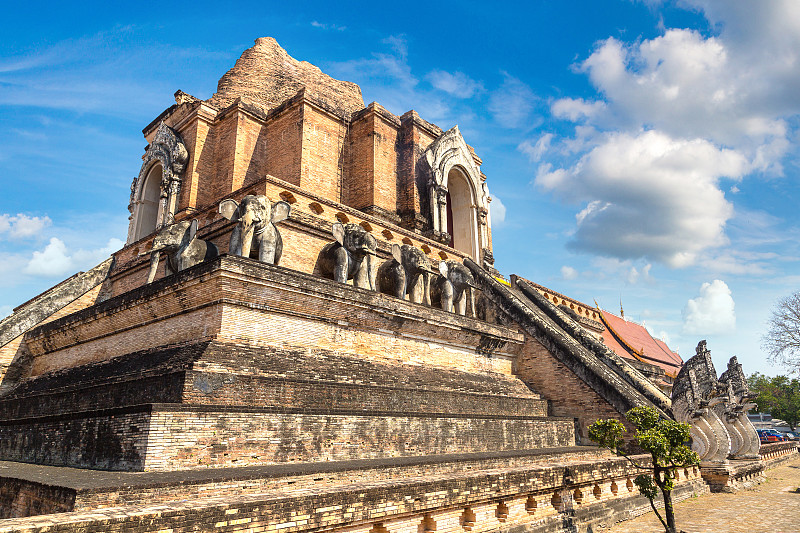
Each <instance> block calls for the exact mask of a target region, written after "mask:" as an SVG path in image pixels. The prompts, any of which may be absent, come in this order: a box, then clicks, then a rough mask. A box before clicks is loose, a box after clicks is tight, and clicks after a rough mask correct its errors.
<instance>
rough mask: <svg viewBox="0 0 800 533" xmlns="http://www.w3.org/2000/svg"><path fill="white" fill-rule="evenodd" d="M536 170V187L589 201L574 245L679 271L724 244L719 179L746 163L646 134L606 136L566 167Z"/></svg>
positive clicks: (706, 147)
mask: <svg viewBox="0 0 800 533" xmlns="http://www.w3.org/2000/svg"><path fill="white" fill-rule="evenodd" d="M541 170H542V171H541V172H540V174H539V175H538V176H537V177H536V180H535V183H536V185H537V186H539V187H541V188H542V189H544V190H546V191H551V192H554V193H556V194H557V195H558V196H560V197H562V198H564V199H565V200H567V201H569V202H573V203H585V204H586V206H585V207H584V208H583V209H582V210H581V211H580V212H579V213H578V214H577V215H576V223H577V229H576V231H575V233H574V235H573V240H572V241H571V243H570V246H571V247H573V248H575V249H577V250H583V251H588V252H592V253H596V254H600V255H606V256H610V257H618V258H623V259H628V258H630V259H633V258H639V257H643V258H648V259H651V260H657V261H661V262H664V263H666V264H668V265H670V266H672V267H684V266H688V265H690V264H692V263H694V262H695V261H696V259H697V256H698V253H699V252H701V251H703V250H705V249H707V248H710V247H714V246H720V245H722V244H725V243H726V242H727V241H726V238H725V235H724V233H723V229H724V227H725V223H726V221H727V220H728V219H729V218H730V217H731V216H733V208H732V206H731V205H730V204H729V203H728V201H727V200H726V199H725V195H724V194H723V192H722V191H721V190H720V189H719V187H718V181H719V179H720V178H721V177H723V176H727V177H732V178H740V177H741V176H742V175H743V174H744V173H745V172H746V171H747V170H748V165H747V162H746V160H745V159H744V158H743V157H742V156H741V155H740V154H738V153H736V152H734V151H731V150H725V149H719V148H717V147H715V146H714V145H713V144H711V143H709V142H707V141H705V140H702V139H697V140H682V139H673V138H671V137H669V136H667V135H665V134H663V133H659V132H655V131H646V132H642V133H639V134H636V135H629V134H620V133H611V134H607V135H606V136H605V137H604V139H603V141H602V142H599V143H598V144H597V146H595V147H594V148H593V149H592V150H591V151H590V152H589V153H588V154H586V155H584V156H583V157H582V158H581V159H580V160H579V161H578V162H577V163H576V164H575V165H573V166H572V167H571V168H568V169H556V170H551V169H550V168H549V167H546V166H545V167H542V168H541Z"/></svg>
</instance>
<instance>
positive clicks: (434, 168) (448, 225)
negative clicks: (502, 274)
mask: <svg viewBox="0 0 800 533" xmlns="http://www.w3.org/2000/svg"><path fill="white" fill-rule="evenodd" d="M423 157H424V159H425V161H426V162H427V167H428V172H429V175H428V181H427V184H428V206H429V211H430V212H429V220H430V223H431V230H430V236H431V237H432V238H434V239H436V240H438V241H439V242H442V243H443V244H449V245H450V246H452V247H453V248H455V249H456V250H459V251H461V252H464V253H466V254H468V255H469V256H470V257H472V258H473V259H474V260H475V261H476V262H478V263H479V264H481V263H484V262H487V261H488V262H489V263H492V262H493V261H494V260H493V258H492V253H491V237H490V235H491V221H490V219H489V216H488V215H489V202H490V201H491V197H490V196H489V189H488V188H487V186H486V177H485V176H484V175H483V174H482V173H481V171H480V168H479V167H478V165H477V163H476V159H475V157H474V156H473V154H472V151H471V150H470V149H469V147H468V146H467V143H466V142H464V138H463V137H462V136H461V132H459V130H458V126H455V127H453V128H452V129H450V130H448V131H446V132H445V133H443V134H442V135H440V136H439V137H438V138H437V139H436V140H434V141H433V142H432V143H431V144H430V145H429V146H428V148H427V149H426V150H425V153H424V156H423Z"/></svg>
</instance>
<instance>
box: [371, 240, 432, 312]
mask: <svg viewBox="0 0 800 533" xmlns="http://www.w3.org/2000/svg"><path fill="white" fill-rule="evenodd" d="M434 274H435V272H434V271H433V269H432V268H431V263H430V261H429V260H428V257H427V256H426V255H425V253H424V252H423V251H422V250H420V249H419V248H415V247H413V246H410V245H408V244H404V245H402V246H398V245H397V244H395V245H392V259H390V260H389V261H386V262H385V263H383V264H382V265H381V266H380V267H378V288H379V290H380V291H381V292H383V293H386V294H391V295H393V296H396V297H398V298H401V299H403V300H406V299H410V300H411V301H412V302H414V303H424V304H427V305H430V304H431V291H430V281H431V277H432V276H433V275H434Z"/></svg>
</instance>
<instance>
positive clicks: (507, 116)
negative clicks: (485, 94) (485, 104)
mask: <svg viewBox="0 0 800 533" xmlns="http://www.w3.org/2000/svg"><path fill="white" fill-rule="evenodd" d="M503 77H504V80H503V84H502V85H501V86H500V88H498V89H497V90H496V91H494V93H492V96H491V97H490V98H489V112H490V113H491V114H492V116H493V117H494V119H495V120H496V121H497V122H498V123H499V124H500V125H501V126H504V127H506V128H521V127H525V126H527V125H528V124H529V122H530V117H531V113H533V109H534V103H535V100H536V97H535V95H534V93H533V91H532V90H531V88H530V87H528V86H527V85H526V84H525V83H523V82H522V81H521V80H519V79H517V78H515V77H514V76H511V75H510V74H508V73H507V72H504V73H503Z"/></svg>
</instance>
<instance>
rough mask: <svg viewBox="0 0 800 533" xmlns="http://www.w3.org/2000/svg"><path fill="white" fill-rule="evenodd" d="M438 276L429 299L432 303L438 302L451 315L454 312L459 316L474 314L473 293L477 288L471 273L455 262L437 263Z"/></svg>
mask: <svg viewBox="0 0 800 533" xmlns="http://www.w3.org/2000/svg"><path fill="white" fill-rule="evenodd" d="M439 272H440V275H439V276H438V277H437V279H436V282H435V283H434V284H433V288H432V290H431V297H432V299H433V301H434V302H439V303H440V305H441V306H442V309H443V310H445V311H448V312H450V313H452V312H453V311H454V310H455V312H456V313H458V314H459V315H466V314H467V312H468V311H469V313H470V315H472V314H474V313H475V293H474V289H477V288H478V285H477V284H476V283H475V278H474V277H472V272H470V271H469V269H468V268H467V267H466V266H464V265H463V264H461V263H459V262H457V261H441V262H440V263H439Z"/></svg>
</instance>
